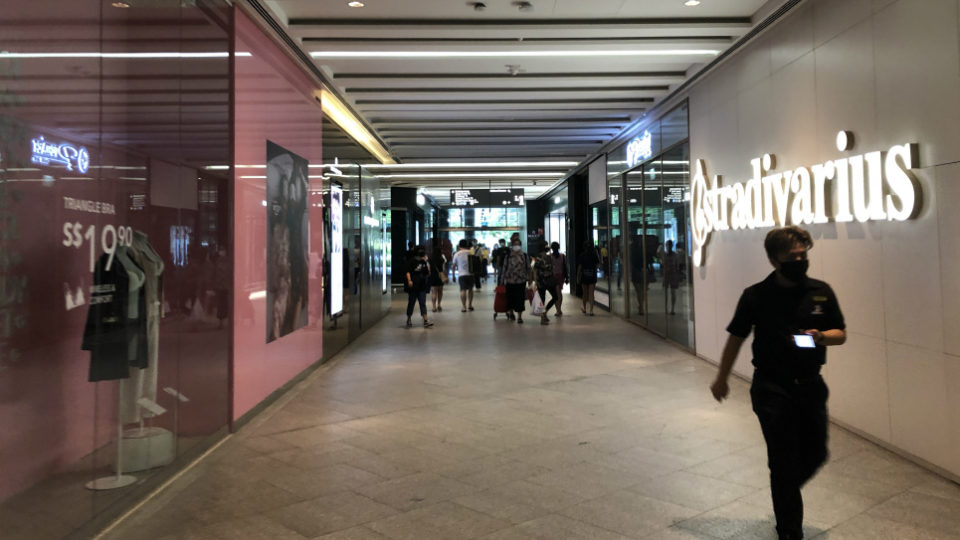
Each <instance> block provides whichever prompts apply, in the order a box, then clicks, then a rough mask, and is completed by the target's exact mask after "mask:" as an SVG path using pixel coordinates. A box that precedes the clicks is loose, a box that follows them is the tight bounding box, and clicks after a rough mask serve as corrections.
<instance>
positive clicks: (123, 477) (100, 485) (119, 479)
mask: <svg viewBox="0 0 960 540" xmlns="http://www.w3.org/2000/svg"><path fill="white" fill-rule="evenodd" d="M122 396H123V394H122V393H121V392H117V463H123V459H122V458H123V444H122V442H123V422H122V420H121V418H120V399H121V398H122ZM120 471H121V469H120V467H117V474H115V475H113V476H104V477H103V478H97V479H96V480H91V481H89V482H87V483H86V487H87V489H90V490H93V491H106V490H110V489H117V488H122V487H127V486H129V485H130V484H133V483H134V482H136V481H137V477H136V476H131V475H129V474H122V473H121V472H120Z"/></svg>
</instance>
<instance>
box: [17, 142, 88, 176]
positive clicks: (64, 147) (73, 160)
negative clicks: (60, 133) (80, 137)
mask: <svg viewBox="0 0 960 540" xmlns="http://www.w3.org/2000/svg"><path fill="white" fill-rule="evenodd" d="M30 145H31V147H32V149H33V155H32V156H31V158H30V162H31V163H36V164H38V165H46V166H48V167H49V166H54V165H60V166H62V167H65V168H66V169H67V170H68V171H72V170H74V168H76V170H77V171H78V172H79V173H80V174H87V171H88V170H89V169H90V153H89V152H87V149H86V148H84V147H82V146H79V147H78V146H74V145H72V144H68V143H59V144H56V143H50V142H47V141H46V139H44V137H43V135H41V136H39V137H37V138H36V139H33V140H31V141H30Z"/></svg>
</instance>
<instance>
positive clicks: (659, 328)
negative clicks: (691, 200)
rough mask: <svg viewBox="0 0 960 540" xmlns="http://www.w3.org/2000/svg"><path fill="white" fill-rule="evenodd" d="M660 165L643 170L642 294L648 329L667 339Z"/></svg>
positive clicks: (661, 175) (649, 165)
mask: <svg viewBox="0 0 960 540" xmlns="http://www.w3.org/2000/svg"><path fill="white" fill-rule="evenodd" d="M663 221H664V220H663V163H662V161H661V160H660V159H656V160H654V161H651V162H649V163H648V164H646V165H644V167H643V252H644V257H643V262H644V275H643V278H644V281H643V286H644V288H643V291H644V292H645V293H646V297H647V301H646V306H645V308H644V312H645V313H646V316H647V328H649V329H650V330H653V331H654V332H656V333H658V334H661V335H664V336H665V335H667V314H666V310H665V306H666V303H665V300H666V294H665V291H664V288H663V271H662V267H661V261H660V257H659V255H660V253H661V251H662V246H663V240H664V223H663Z"/></svg>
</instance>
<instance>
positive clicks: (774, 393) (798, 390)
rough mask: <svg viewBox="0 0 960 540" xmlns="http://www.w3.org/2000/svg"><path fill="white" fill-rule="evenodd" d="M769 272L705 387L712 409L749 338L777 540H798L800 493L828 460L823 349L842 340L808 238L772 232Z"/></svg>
mask: <svg viewBox="0 0 960 540" xmlns="http://www.w3.org/2000/svg"><path fill="white" fill-rule="evenodd" d="M763 245H764V248H765V249H766V252H767V260H769V261H770V264H771V265H772V266H773V268H774V271H773V272H772V273H771V274H770V275H768V276H767V278H766V279H764V280H763V281H761V282H760V283H757V284H755V285H753V286H751V287H748V288H747V289H746V290H744V291H743V294H742V295H741V296H740V301H739V302H738V303H737V310H736V312H735V313H734V315H733V320H732V321H731V322H730V324H729V325H728V326H727V332H729V334H730V335H729V336H727V343H726V345H725V346H724V349H723V355H722V356H721V360H720V371H719V373H718V374H717V378H716V380H715V381H714V382H713V384H712V385H711V386H710V391H711V392H712V393H713V397H714V398H715V399H716V400H717V401H722V400H723V399H724V398H726V397H727V395H728V394H729V392H730V389H729V387H728V386H727V379H728V378H729V376H730V371H731V369H732V368H733V363H734V361H735V360H736V358H737V354H738V353H739V351H740V347H741V345H743V342H744V340H746V338H747V336H748V335H750V332H751V331H753V332H754V339H753V365H754V372H753V384H752V386H751V387H750V397H751V399H752V401H753V411H754V412H755V413H756V415H757V418H758V419H759V420H760V428H761V430H762V431H763V438H764V439H765V440H766V442H767V464H768V466H769V467H770V492H771V495H772V496H773V512H774V515H775V516H776V519H777V534H778V535H779V537H780V540H795V539H800V538H803V528H802V525H803V498H802V497H801V494H800V488H801V487H802V486H803V485H804V484H805V483H806V482H807V481H808V480H810V478H812V477H813V475H814V474H815V473H816V471H817V469H819V468H820V466H821V465H823V463H824V462H825V461H826V460H827V454H828V452H827V395H828V390H827V385H826V384H825V383H824V382H823V378H822V377H821V376H820V367H821V366H822V365H823V364H824V363H825V362H826V358H827V351H826V347H828V346H831V345H842V344H843V343H844V342H845V341H846V339H847V334H846V332H845V328H846V326H845V324H844V321H843V314H842V313H841V311H840V305H839V303H838V302H837V297H836V295H834V293H833V290H832V289H831V288H830V286H829V285H827V284H826V283H824V282H823V281H818V280H815V279H812V278H809V277H807V268H808V266H809V263H808V262H807V251H809V250H810V248H812V247H813V240H812V239H811V238H810V234H809V233H808V232H807V231H805V230H803V229H801V228H799V227H793V226H791V227H784V228H780V229H774V230H772V231H770V233H768V234H767V237H766V240H764V244H763Z"/></svg>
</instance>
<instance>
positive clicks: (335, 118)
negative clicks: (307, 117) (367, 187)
mask: <svg viewBox="0 0 960 540" xmlns="http://www.w3.org/2000/svg"><path fill="white" fill-rule="evenodd" d="M318 97H319V98H320V105H321V107H322V109H323V114H325V115H327V117H328V118H330V120H331V121H332V122H333V123H334V124H337V125H338V126H340V129H342V130H344V131H345V132H347V135H349V136H350V137H351V138H353V140H355V141H357V143H358V144H360V146H362V147H364V148H366V150H367V151H368V152H370V153H371V154H373V156H374V157H376V158H377V159H378V160H379V161H380V163H396V161H394V160H393V158H392V157H390V154H389V153H388V152H387V149H386V148H384V147H383V146H382V145H381V144H380V143H379V142H378V141H377V139H376V138H374V136H373V135H372V134H371V133H370V132H369V131H367V128H365V127H364V126H363V124H361V123H360V122H359V121H358V120H357V119H356V117H354V116H353V114H352V113H351V112H350V109H348V108H347V107H346V105H344V104H343V102H341V101H340V100H339V99H337V96H335V95H334V94H333V93H332V92H330V91H329V90H327V89H326V88H323V89H321V90H320V92H319V96H318Z"/></svg>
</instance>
